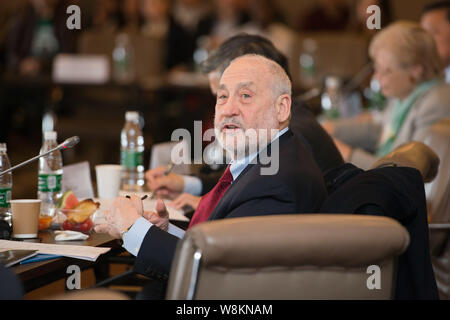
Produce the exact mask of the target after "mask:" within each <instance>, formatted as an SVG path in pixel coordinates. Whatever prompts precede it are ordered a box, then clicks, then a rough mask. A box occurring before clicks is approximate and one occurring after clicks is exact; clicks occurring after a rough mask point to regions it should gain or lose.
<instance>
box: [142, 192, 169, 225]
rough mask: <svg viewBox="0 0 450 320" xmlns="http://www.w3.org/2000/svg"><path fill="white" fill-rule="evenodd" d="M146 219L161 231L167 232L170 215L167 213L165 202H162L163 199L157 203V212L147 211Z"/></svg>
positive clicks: (145, 213)
mask: <svg viewBox="0 0 450 320" xmlns="http://www.w3.org/2000/svg"><path fill="white" fill-rule="evenodd" d="M144 218H145V219H147V220H148V221H150V222H151V223H152V224H154V225H155V226H157V227H158V228H160V229H161V230H164V231H166V232H167V230H168V229H169V213H168V212H167V209H166V206H165V204H164V201H162V199H161V198H159V199H158V200H157V201H156V212H153V211H145V212H144Z"/></svg>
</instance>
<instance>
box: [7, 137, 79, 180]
mask: <svg viewBox="0 0 450 320" xmlns="http://www.w3.org/2000/svg"><path fill="white" fill-rule="evenodd" d="M76 138H77V139H78V137H76ZM68 140H70V139H67V140H66V141H64V142H63V143H61V144H60V145H58V146H57V147H56V148H53V149H51V150H49V151H47V152H45V153H43V154H38V155H37V156H35V157H33V158H31V159H28V160H26V161H24V162H22V163H19V164H18V165H15V166H14V167H11V168H9V169H8V170H5V171H2V172H0V176H2V175H4V174H6V173H9V172H11V171H13V170H15V169H17V168H20V167H22V166H24V165H26V164H28V163H30V162H33V161H35V160H37V159H39V158H40V157H44V156H46V155H48V154H50V153H52V152H54V151H57V150H60V149H67V148H71V147H72V146H73V145H74V143H75V144H76V143H78V141H79V140H78V141H76V140H75V141H68Z"/></svg>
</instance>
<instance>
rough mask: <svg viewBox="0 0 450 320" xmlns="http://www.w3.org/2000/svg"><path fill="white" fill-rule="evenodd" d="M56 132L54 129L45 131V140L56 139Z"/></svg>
mask: <svg viewBox="0 0 450 320" xmlns="http://www.w3.org/2000/svg"><path fill="white" fill-rule="evenodd" d="M56 137H57V134H56V131H45V132H44V139H45V140H56Z"/></svg>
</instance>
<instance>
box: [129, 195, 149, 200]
mask: <svg viewBox="0 0 450 320" xmlns="http://www.w3.org/2000/svg"><path fill="white" fill-rule="evenodd" d="M125 197H126V198H128V199H131V197H130V196H129V195H126V196H125ZM147 197H148V195H145V196H143V197H142V198H141V200H145V199H147Z"/></svg>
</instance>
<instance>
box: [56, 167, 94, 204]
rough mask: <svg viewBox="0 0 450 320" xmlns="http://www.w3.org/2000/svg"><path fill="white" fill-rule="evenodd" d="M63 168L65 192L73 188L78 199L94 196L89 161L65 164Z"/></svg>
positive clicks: (63, 187)
mask: <svg viewBox="0 0 450 320" xmlns="http://www.w3.org/2000/svg"><path fill="white" fill-rule="evenodd" d="M63 170H64V174H63V176H62V189H63V192H65V191H69V190H72V192H73V193H74V194H75V196H76V197H77V198H78V199H87V198H94V189H93V188H92V181H91V170H90V168H89V162H87V161H84V162H80V163H75V164H71V165H68V166H64V167H63Z"/></svg>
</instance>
